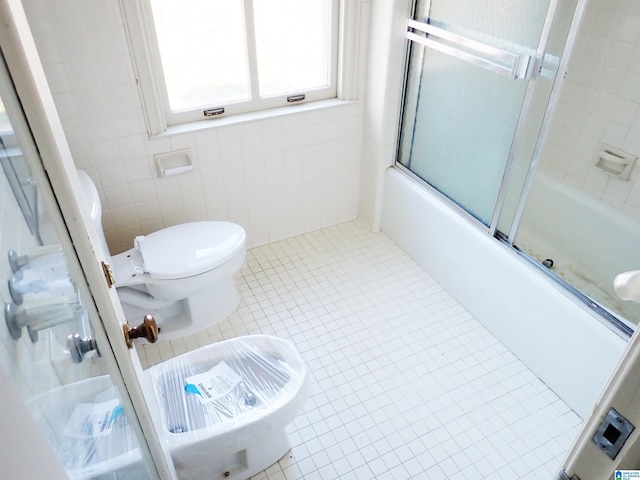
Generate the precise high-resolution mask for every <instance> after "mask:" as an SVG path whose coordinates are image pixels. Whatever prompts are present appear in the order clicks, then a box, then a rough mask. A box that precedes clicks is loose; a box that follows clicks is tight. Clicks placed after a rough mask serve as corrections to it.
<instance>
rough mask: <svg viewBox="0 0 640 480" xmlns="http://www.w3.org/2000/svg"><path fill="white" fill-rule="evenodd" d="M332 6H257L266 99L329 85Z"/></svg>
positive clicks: (315, 2)
mask: <svg viewBox="0 0 640 480" xmlns="http://www.w3.org/2000/svg"><path fill="white" fill-rule="evenodd" d="M331 3H332V2H331V0H305V1H304V2H301V1H299V0H270V1H268V2H266V1H263V0H261V1H254V2H253V8H254V16H255V30H256V49H257V54H258V55H257V56H258V77H259V84H260V95H261V96H262V97H265V96H271V95H278V94H284V93H289V92H292V91H300V90H306V89H312V88H315V87H324V86H327V85H328V83H329V63H330V60H331Z"/></svg>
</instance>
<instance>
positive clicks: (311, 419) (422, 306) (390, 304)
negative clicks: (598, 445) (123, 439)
mask: <svg viewBox="0 0 640 480" xmlns="http://www.w3.org/2000/svg"><path fill="white" fill-rule="evenodd" d="M239 285H240V289H241V293H242V302H241V305H240V308H239V309H238V311H237V312H236V313H234V314H233V315H232V316H231V317H230V318H229V319H228V320H226V321H224V322H222V323H221V324H219V325H217V326H214V327H212V328H211V329H209V330H208V331H207V332H206V333H205V334H204V335H202V334H201V335H198V336H193V337H188V338H186V339H180V340H176V341H173V342H167V343H161V344H159V345H157V346H154V345H149V346H145V347H144V348H141V349H140V351H141V360H142V362H143V365H151V364H155V363H157V362H159V361H161V360H165V359H167V358H170V357H173V356H174V355H178V354H180V353H183V352H186V351H188V350H192V349H194V348H197V347H199V346H202V345H205V344H208V343H210V342H212V341H218V340H221V339H224V338H229V337H233V336H237V335H246V334H251V333H268V334H273V335H276V336H280V337H283V338H288V339H290V340H292V341H293V342H294V343H295V344H296V345H297V347H298V348H299V349H300V351H301V353H302V355H303V356H304V358H305V360H306V362H307V365H308V368H309V370H310V371H311V378H312V384H311V389H310V398H309V400H308V402H307V404H306V407H305V409H304V411H303V412H302V413H301V414H300V415H299V416H298V417H297V418H296V420H295V421H294V423H293V424H292V425H291V426H290V428H289V431H290V438H291V441H292V445H293V448H292V450H291V452H290V454H288V455H286V456H285V457H284V458H283V459H281V460H280V462H278V463H277V464H275V465H274V466H272V467H271V468H269V469H267V470H266V471H265V472H262V473H260V474H259V475H256V476H255V477H254V480H292V479H309V480H310V479H322V480H329V479H341V480H342V479H366V480H369V479H374V478H381V479H394V480H400V479H410V478H411V479H428V480H444V479H447V480H462V479H465V480H481V479H509V480H512V479H514V478H519V479H528V480H546V479H549V480H551V479H552V478H554V475H555V473H556V472H557V470H558V468H559V465H560V461H561V460H562V456H563V454H564V452H565V451H566V450H567V449H568V447H569V446H570V443H571V441H572V439H573V438H574V437H575V435H576V434H577V431H578V427H579V425H580V422H581V420H580V418H579V417H578V416H577V415H576V414H575V413H574V412H573V411H572V410H571V409H570V408H569V407H568V406H567V405H565V403H564V402H563V401H562V400H560V399H559V398H558V397H557V396H556V395H555V394H554V393H553V392H551V391H550V390H549V389H548V388H547V387H546V386H545V385H544V384H543V383H542V382H541V381H540V380H539V379H537V378H536V377H535V376H534V375H533V374H532V373H531V372H530V371H529V370H528V369H527V368H526V367H525V366H524V365H523V364H522V363H521V362H520V361H518V359H517V358H515V357H514V356H513V355H512V354H511V353H510V352H509V351H508V350H507V349H506V348H505V347H503V346H502V345H501V344H500V343H499V342H498V341H497V340H496V338H495V337H493V335H491V334H490V333H489V332H488V331H487V330H486V329H485V328H484V327H483V326H482V325H481V324H480V323H479V322H478V321H476V320H475V319H474V318H473V317H472V316H471V315H470V314H469V313H468V312H467V311H465V309H464V308H463V307H462V306H460V305H459V304H458V303H457V302H456V301H455V300H454V299H453V298H452V297H451V296H449V294H448V293H447V292H446V291H444V290H443V289H442V287H441V286H440V285H438V283H437V282H436V281H435V280H433V279H432V278H431V277H430V276H429V275H428V274H427V273H425V272H424V271H423V270H422V269H421V268H420V267H419V266H418V265H416V263H415V262H413V260H411V259H410V258H409V257H408V256H407V255H406V254H405V253H404V252H403V251H402V250H400V249H399V248H398V247H397V246H396V245H395V244H394V243H393V242H392V241H391V240H390V239H389V238H388V237H386V236H385V235H384V234H383V233H378V234H372V233H370V232H369V231H368V230H367V229H366V228H365V227H364V226H363V225H362V224H360V223H359V222H357V221H356V222H350V223H346V224H342V225H337V226H334V227H330V228H326V229H323V230H320V231H317V232H313V233H309V234H305V235H302V236H298V237H295V238H291V239H287V240H283V241H280V242H277V243H273V244H270V245H266V246H263V247H259V248H255V249H253V250H250V251H249V252H248V253H247V263H246V267H245V268H244V270H243V272H242V276H241V278H240V279H239ZM514 321H517V319H514Z"/></svg>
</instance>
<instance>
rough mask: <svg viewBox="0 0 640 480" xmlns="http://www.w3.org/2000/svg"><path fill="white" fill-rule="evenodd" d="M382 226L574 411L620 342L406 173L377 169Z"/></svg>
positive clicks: (586, 400)
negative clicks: (382, 173) (381, 193)
mask: <svg viewBox="0 0 640 480" xmlns="http://www.w3.org/2000/svg"><path fill="white" fill-rule="evenodd" d="M382 230H383V231H384V232H385V233H386V234H387V235H389V236H390V237H391V238H392V239H393V240H394V241H395V242H396V243H398V245H400V246H401V247H402V248H403V249H404V250H405V251H406V252H407V253H408V254H409V255H410V256H412V257H413V258H414V260H416V262H417V263H419V264H420V265H421V266H422V267H423V268H424V269H425V270H426V271H427V272H428V273H429V274H431V275H432V276H433V277H434V278H435V279H436V280H437V281H438V282H440V284H441V285H442V286H443V287H444V288H446V289H447V290H448V291H449V292H450V293H451V294H452V295H453V296H454V297H455V298H456V299H457V300H458V301H459V302H460V303H461V304H462V305H463V306H464V307H465V308H467V310H468V311H469V312H470V313H471V314H472V315H474V317H475V318H476V319H478V321H480V322H481V323H482V324H483V325H485V327H486V328H487V329H489V330H490V331H491V332H492V333H493V334H494V335H495V336H496V337H497V338H498V339H499V340H500V341H501V342H502V343H503V344H504V345H505V346H506V347H507V348H509V349H510V350H511V351H512V352H513V353H514V354H515V355H516V356H517V357H518V358H519V359H520V360H521V361H522V362H523V363H524V364H525V365H527V367H528V368H529V369H531V371H532V372H533V373H535V374H536V375H537V376H538V377H539V378H540V379H541V380H542V381H543V382H545V383H546V384H547V385H548V386H549V387H550V388H551V389H553V391H555V392H556V394H558V396H560V398H562V399H563V400H564V401H565V402H566V403H567V404H568V405H569V406H570V407H571V408H573V410H574V411H575V412H576V413H578V414H579V415H580V416H582V417H585V416H586V414H587V413H588V412H589V410H590V409H591V407H592V405H593V403H594V402H595V400H596V399H597V397H598V394H599V392H600V391H601V389H602V388H603V387H604V384H605V382H606V380H607V379H608V377H609V375H610V374H611V373H612V371H613V368H614V367H615V365H616V363H617V361H618V359H619V358H620V356H621V354H622V352H623V350H624V348H625V347H626V344H627V340H626V338H622V337H621V336H620V335H619V334H617V333H615V332H614V331H612V330H611V329H610V328H609V327H607V326H605V325H604V324H603V323H602V322H601V321H600V320H599V318H598V317H596V316H595V315H594V314H593V313H592V312H591V311H590V310H588V309H587V308H585V307H584V306H582V305H580V304H578V303H577V302H575V301H574V300H573V299H572V298H571V297H570V296H568V295H567V294H566V293H565V292H564V291H562V290H561V289H559V288H558V287H557V286H556V285H555V284H554V283H553V282H551V281H550V280H549V279H548V278H547V277H546V276H545V275H544V274H543V273H541V272H540V271H538V270H537V269H536V268H535V267H534V266H533V265H531V264H530V263H529V262H527V261H526V260H525V259H524V258H522V256H520V255H518V254H517V253H515V252H514V251H513V250H512V249H511V248H509V247H506V246H504V245H502V244H501V243H499V242H498V241H497V240H495V239H494V238H492V237H490V236H489V235H488V234H487V233H486V232H484V231H482V230H481V229H479V228H477V226H476V225H474V224H472V223H471V222H469V221H468V220H467V219H466V218H464V217H463V216H461V215H459V214H458V213H457V212H456V211H454V210H453V209H452V208H451V207H450V206H448V205H447V204H445V203H444V202H443V201H442V200H440V199H439V197H437V196H436V195H435V194H433V193H432V192H430V191H428V190H427V189H426V188H425V187H424V186H423V185H421V184H419V183H418V182H416V181H415V180H413V179H412V178H410V177H409V176H407V175H406V174H404V173H402V172H400V171H399V170H397V169H395V168H390V169H389V170H388V171H387V172H386V174H385V185H384V199H383V214H382Z"/></svg>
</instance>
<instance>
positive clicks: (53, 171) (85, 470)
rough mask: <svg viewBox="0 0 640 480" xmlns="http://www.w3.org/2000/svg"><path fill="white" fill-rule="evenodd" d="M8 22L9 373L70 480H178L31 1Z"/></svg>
mask: <svg viewBox="0 0 640 480" xmlns="http://www.w3.org/2000/svg"><path fill="white" fill-rule="evenodd" d="M0 18H1V19H2V23H3V25H2V28H0V51H1V52H0V53H1V55H0V163H1V166H2V168H1V170H0V193H1V195H2V196H1V200H2V205H1V209H0V210H1V214H0V222H1V223H0V247H1V248H2V255H3V256H4V257H5V259H6V260H4V261H2V263H1V264H0V265H1V266H0V272H2V273H3V274H4V279H6V281H3V282H2V283H1V284H2V287H0V294H1V295H2V300H3V303H4V308H3V313H4V321H3V322H2V323H3V325H0V339H1V340H2V342H1V343H0V367H2V369H3V370H4V374H5V375H6V376H7V377H9V378H10V379H11V380H12V382H13V389H15V390H16V391H17V392H18V394H19V396H20V398H21V399H22V401H23V402H24V405H25V406H26V408H27V410H28V411H29V412H30V414H31V416H32V417H33V419H34V420H35V423H36V424H37V425H38V427H39V429H40V432H41V434H42V436H43V437H44V438H45V439H47V440H48V443H49V445H50V447H51V450H52V451H53V453H54V454H55V455H56V456H57V459H58V462H59V464H60V465H61V466H62V467H63V468H64V470H65V471H66V473H67V474H68V476H69V477H70V478H167V479H170V478H175V472H174V471H173V467H172V465H171V463H170V461H169V459H168V456H167V455H166V454H165V452H164V451H163V450H162V448H161V445H160V441H159V439H158V434H157V431H156V430H155V427H154V424H153V422H152V415H151V413H150V411H149V407H148V405H147V403H146V402H145V399H144V396H143V394H142V392H143V388H142V386H141V378H142V369H141V366H140V363H139V361H138V358H137V355H136V353H135V349H133V350H129V349H128V348H127V346H126V343H125V339H124V336H123V328H122V323H124V322H125V320H124V316H123V312H122V309H121V306H120V303H119V301H118V298H117V295H116V293H115V288H112V287H111V285H110V283H109V280H108V275H105V271H106V267H104V259H106V258H107V256H106V254H107V252H104V251H102V249H101V248H100V242H99V241H98V237H97V232H96V231H95V228H94V227H93V225H92V224H91V221H90V218H89V216H88V211H87V209H86V208H85V207H84V205H83V204H82V198H81V195H79V192H81V188H80V184H79V180H78V177H77V174H76V172H75V167H74V165H73V161H72V158H71V155H70V152H69V149H68V146H67V144H66V141H65V138H64V134H63V131H62V127H61V124H60V121H59V119H58V118H57V114H56V110H55V106H54V103H53V99H52V97H51V94H50V91H49V90H48V86H47V84H46V80H45V76H44V72H43V70H42V66H41V64H40V62H39V59H38V56H37V52H36V49H35V44H34V42H33V39H32V38H31V36H30V32H29V28H28V24H27V21H26V17H25V15H24V11H23V10H22V5H21V2H20V1H19V0H2V1H0ZM4 279H3V280H4ZM134 320H135V319H132V321H134ZM139 320H142V319H139ZM3 414H5V413H4V412H3ZM5 441H6V438H5ZM32 458H33V460H34V461H38V459H39V457H38V456H35V457H32Z"/></svg>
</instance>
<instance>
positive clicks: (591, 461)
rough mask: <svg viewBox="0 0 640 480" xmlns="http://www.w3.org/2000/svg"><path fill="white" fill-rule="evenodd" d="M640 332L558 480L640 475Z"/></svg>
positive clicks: (588, 479) (630, 345)
mask: <svg viewBox="0 0 640 480" xmlns="http://www.w3.org/2000/svg"><path fill="white" fill-rule="evenodd" d="M639 308H640V305H639ZM639 335H640V332H639V331H638V330H636V331H635V333H634V334H633V336H632V337H631V340H630V341H629V345H628V346H627V349H626V351H625V353H624V355H623V356H622V358H621V360H620V362H619V363H618V366H617V367H616V369H615V371H614V372H613V374H612V376H611V378H610V379H609V382H608V384H607V386H606V387H605V388H604V390H603V392H602V394H601V395H600V398H599V399H598V401H597V402H596V403H595V405H594V406H593V409H592V410H591V412H590V413H589V415H588V416H587V417H586V419H585V421H584V424H583V426H582V430H581V431H580V434H579V435H578V438H577V439H576V440H575V442H574V444H573V446H572V447H571V449H570V450H569V452H568V454H567V457H566V458H565V460H564V462H563V464H562V470H561V472H560V474H559V475H558V477H557V480H608V479H611V480H614V479H616V480H617V479H619V478H621V479H629V478H639V477H640V336H639ZM627 422H628V423H627ZM625 470H626V471H625ZM629 470H631V471H632V472H628V471H629Z"/></svg>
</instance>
